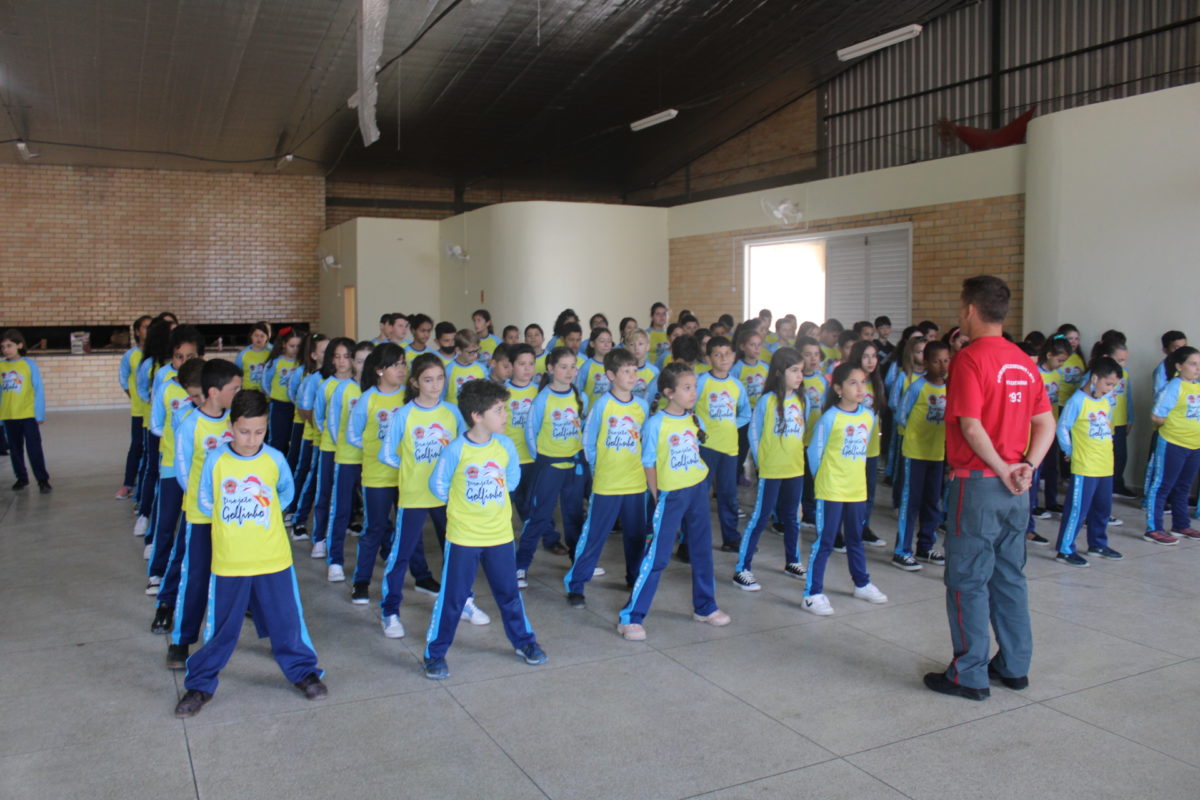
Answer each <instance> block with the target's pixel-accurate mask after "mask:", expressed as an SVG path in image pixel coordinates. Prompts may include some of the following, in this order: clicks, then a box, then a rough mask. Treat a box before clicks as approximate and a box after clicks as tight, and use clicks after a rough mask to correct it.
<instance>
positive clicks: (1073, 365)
mask: <svg viewBox="0 0 1200 800" xmlns="http://www.w3.org/2000/svg"><path fill="white" fill-rule="evenodd" d="M1061 371H1062V376H1063V379H1062V386H1061V387H1060V388H1059V390H1058V401H1059V405H1060V406H1065V405H1066V404H1067V401H1068V400H1070V399H1071V395H1073V394H1075V392H1077V391H1079V387H1080V386H1081V385H1082V384H1083V373H1085V372H1087V364H1085V363H1084V361H1083V357H1082V356H1080V355H1079V354H1078V353H1071V357H1070V358H1068V359H1067V360H1066V361H1065V362H1064V363H1063V365H1062V367H1061Z"/></svg>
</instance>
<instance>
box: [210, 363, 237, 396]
mask: <svg viewBox="0 0 1200 800" xmlns="http://www.w3.org/2000/svg"><path fill="white" fill-rule="evenodd" d="M240 377H242V368H241V367H239V366H238V365H237V364H235V363H233V362H232V361H226V360H225V359H223V358H214V359H213V360H212V361H205V362H204V369H202V370H201V371H200V388H201V389H202V390H203V391H204V396H205V397H206V398H207V397H208V393H209V391H211V390H212V389H216V390H217V391H220V390H221V389H224V388H225V387H226V386H227V385H228V384H229V382H230V381H231V380H233V379H234V378H240Z"/></svg>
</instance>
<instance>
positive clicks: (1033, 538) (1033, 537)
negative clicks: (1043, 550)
mask: <svg viewBox="0 0 1200 800" xmlns="http://www.w3.org/2000/svg"><path fill="white" fill-rule="evenodd" d="M1025 538H1026V539H1028V540H1029V541H1030V543H1031V544H1036V545H1037V546H1038V547H1045V546H1046V545H1048V544H1050V540H1049V539H1047V538H1046V537H1045V536H1038V535H1037V534H1036V533H1034V532H1033V531H1030V532H1029V533H1027V534H1025Z"/></svg>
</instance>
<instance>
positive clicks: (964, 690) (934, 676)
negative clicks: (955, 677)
mask: <svg viewBox="0 0 1200 800" xmlns="http://www.w3.org/2000/svg"><path fill="white" fill-rule="evenodd" d="M925 688H926V689H932V690H933V691H935V692H937V693H939V694H948V695H953V696H955V697H962V698H964V699H966V700H987V699H988V698H989V697H991V696H992V691H991V689H972V688H971V687H970V686H959V685H958V684H957V683H955V682H954V681H952V680H950V679H949V678H947V677H946V676H945V674H943V673H941V672H927V673H925Z"/></svg>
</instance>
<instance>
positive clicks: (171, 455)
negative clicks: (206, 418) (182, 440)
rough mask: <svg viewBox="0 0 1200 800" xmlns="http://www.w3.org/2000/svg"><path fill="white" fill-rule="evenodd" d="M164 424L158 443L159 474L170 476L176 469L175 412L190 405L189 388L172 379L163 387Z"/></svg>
mask: <svg viewBox="0 0 1200 800" xmlns="http://www.w3.org/2000/svg"><path fill="white" fill-rule="evenodd" d="M162 401H163V411H164V412H165V413H164V416H163V426H162V439H161V440H160V442H159V445H158V455H159V462H158V471H159V475H162V474H163V473H164V472H166V476H165V477H170V476H171V475H172V474H174V473H173V470H174V469H175V412H177V411H178V410H179V409H181V408H183V407H185V406H190V405H191V402H190V401H189V400H188V393H187V390H186V389H184V388H183V387H182V386H180V385H179V383H178V382H177V381H171V382H170V383H168V384H167V386H166V388H165V389H163V396H162Z"/></svg>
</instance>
